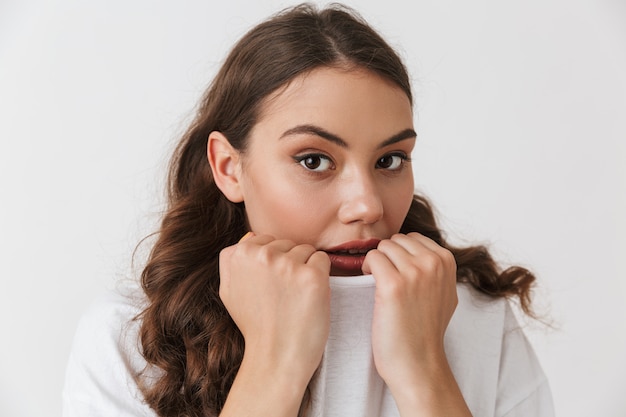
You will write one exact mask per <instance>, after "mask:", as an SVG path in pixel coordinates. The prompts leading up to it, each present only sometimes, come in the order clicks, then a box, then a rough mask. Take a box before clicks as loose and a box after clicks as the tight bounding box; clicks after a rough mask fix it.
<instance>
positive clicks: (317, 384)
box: [63, 275, 554, 417]
mask: <svg viewBox="0 0 626 417" xmlns="http://www.w3.org/2000/svg"><path fill="white" fill-rule="evenodd" d="M374 291H375V281H374V278H373V277H372V276H371V275H364V276H359V277H331V294H332V295H331V297H332V298H331V326H330V335H329V339H328V343H327V345H326V350H325V352H324V358H323V360H322V363H321V364H320V369H319V371H318V374H317V376H316V378H315V379H314V381H313V383H312V385H311V394H312V397H311V398H312V403H311V409H310V412H309V415H310V416H311V417H322V416H323V417H330V416H338V417H339V416H341V417H345V416H359V417H395V416H399V414H398V410H397V408H396V405H395V402H394V400H393V397H392V396H391V393H390V391H389V389H388V388H387V386H386V385H385V383H384V381H383V380H382V379H381V377H380V376H379V375H378V373H377V372H376V368H375V366H374V362H373V357H372V351H371V322H372V313H373V305H374ZM457 291H458V296H459V304H458V306H457V309H456V310H455V312H454V315H453V317H452V320H451V322H450V325H449V326H448V329H447V331H446V336H445V349H446V355H447V357H448V362H449V363H450V367H451V368H452V372H453V373H454V376H455V378H456V380H457V383H458V384H459V387H460V389H461V392H462V393H463V397H464V398H465V401H466V403H467V404H468V406H469V409H470V410H471V412H472V415H473V416H474V417H505V416H506V417H522V416H524V417H526V416H532V417H552V416H553V415H554V411H553V406H552V397H551V393H550V388H549V386H548V382H547V380H546V378H545V376H544V373H543V371H542V370H541V367H540V366H539V363H538V361H537V358H536V356H535V354H534V352H533V350H532V348H531V346H530V344H529V343H528V341H527V339H526V337H525V336H524V333H523V331H522V329H521V328H520V326H519V325H518V324H517V321H516V319H515V316H514V314H513V312H512V311H511V308H510V307H509V304H508V302H507V301H506V300H504V299H492V298H489V297H486V296H484V295H481V294H479V293H477V292H476V291H475V290H473V289H472V288H471V287H469V286H467V285H463V284H459V285H457ZM141 307H142V297H141V292H140V291H139V290H137V289H134V290H129V291H124V295H122V294H120V293H119V292H115V293H113V292H112V293H109V294H107V295H106V296H104V297H103V298H102V299H101V300H99V301H98V302H97V303H95V304H94V305H93V306H92V307H91V308H90V309H89V310H88V311H87V313H86V314H85V315H84V316H83V318H82V319H81V321H80V323H79V326H78V329H77V332H76V336H75V339H74V344H73V348H72V352H71V355H70V358H69V362H68V366H67V372H66V381H65V387H64V390H63V417H96V416H102V417H105V416H106V417H109V416H120V417H121V416H125V417H126V416H127V417H131V416H132V417H139V416H149V417H155V416H156V414H155V413H154V411H153V410H152V409H150V408H149V407H148V406H147V405H146V404H145V403H144V402H143V400H142V395H141V393H140V392H139V389H138V387H137V385H136V382H135V377H136V375H137V374H138V373H139V372H140V371H142V370H143V369H144V366H145V364H146V363H145V360H144V359H143V357H142V356H141V354H140V349H139V341H138V338H137V332H138V329H139V324H140V323H139V322H138V321H136V320H133V318H134V317H135V316H136V315H137V314H138V313H139V312H140V311H141Z"/></svg>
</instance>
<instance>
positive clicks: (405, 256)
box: [377, 236, 430, 271]
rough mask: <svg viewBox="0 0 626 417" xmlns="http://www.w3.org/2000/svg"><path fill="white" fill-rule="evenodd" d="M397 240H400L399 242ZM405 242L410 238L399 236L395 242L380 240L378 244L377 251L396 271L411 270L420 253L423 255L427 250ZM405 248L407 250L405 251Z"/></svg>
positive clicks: (416, 244)
mask: <svg viewBox="0 0 626 417" xmlns="http://www.w3.org/2000/svg"><path fill="white" fill-rule="evenodd" d="M394 237H395V236H394ZM398 240H400V242H399V241H398ZM407 240H410V238H407V237H406V236H400V237H398V238H397V239H396V240H389V239H387V240H382V241H381V242H380V243H379V244H378V248H377V250H378V251H379V252H381V253H382V254H384V255H385V256H386V257H387V259H388V260H389V262H391V264H393V266H394V267H395V269H396V270H398V271H408V270H409V269H413V268H414V265H415V262H416V259H418V258H419V254H420V252H421V253H424V251H425V250H427V249H425V248H424V247H421V245H420V244H419V243H417V242H409V241H407ZM407 246H408V247H409V249H407ZM429 252H430V251H429Z"/></svg>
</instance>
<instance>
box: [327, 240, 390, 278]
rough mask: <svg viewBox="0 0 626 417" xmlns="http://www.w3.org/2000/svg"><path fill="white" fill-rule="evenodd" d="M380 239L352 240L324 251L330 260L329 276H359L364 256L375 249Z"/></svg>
mask: <svg viewBox="0 0 626 417" xmlns="http://www.w3.org/2000/svg"><path fill="white" fill-rule="evenodd" d="M379 242H380V239H368V240H353V241H350V242H345V243H342V244H341V245H338V246H334V247H332V248H329V249H326V250H324V252H326V253H327V254H328V257H329V258H330V264H331V268H330V272H331V275H359V274H361V273H362V267H363V261H364V260H365V255H366V254H367V252H369V251H370V250H372V249H376V247H377V246H378V243H379Z"/></svg>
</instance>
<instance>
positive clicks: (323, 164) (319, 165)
mask: <svg viewBox="0 0 626 417" xmlns="http://www.w3.org/2000/svg"><path fill="white" fill-rule="evenodd" d="M294 159H295V160H296V162H298V163H299V164H300V165H302V166H303V167H304V168H305V169H307V170H309V171H314V172H323V171H327V170H329V169H332V167H333V166H332V162H331V160H330V159H329V158H328V157H327V156H325V155H319V154H309V155H302V156H299V157H296V158H294Z"/></svg>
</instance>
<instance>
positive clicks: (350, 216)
mask: <svg viewBox="0 0 626 417" xmlns="http://www.w3.org/2000/svg"><path fill="white" fill-rule="evenodd" d="M342 200H343V201H342V204H341V207H340V208H339V220H340V221H341V222H342V223H345V224H349V223H356V222H359V223H364V224H372V223H376V222H377V221H379V220H380V219H381V218H382V217H383V202H382V198H381V196H380V194H379V192H378V190H377V187H376V184H375V182H374V181H373V179H372V178H367V177H365V176H360V177H358V178H354V179H353V180H352V181H346V183H345V186H344V188H343V190H342Z"/></svg>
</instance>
